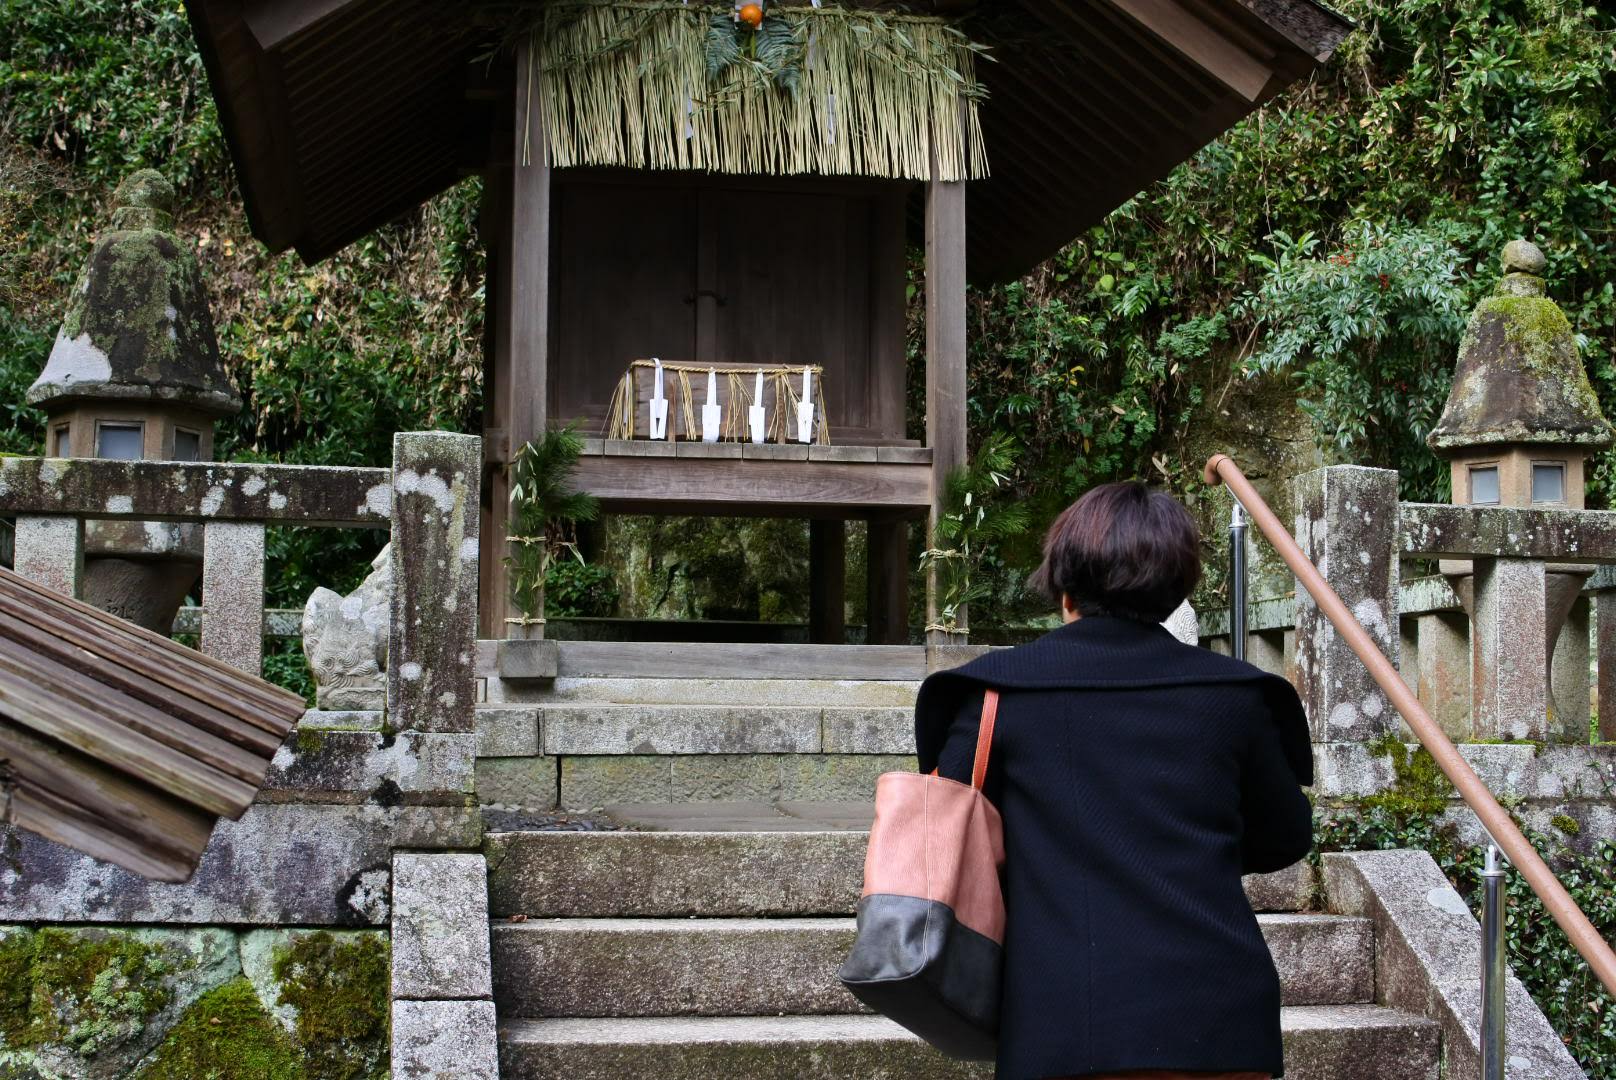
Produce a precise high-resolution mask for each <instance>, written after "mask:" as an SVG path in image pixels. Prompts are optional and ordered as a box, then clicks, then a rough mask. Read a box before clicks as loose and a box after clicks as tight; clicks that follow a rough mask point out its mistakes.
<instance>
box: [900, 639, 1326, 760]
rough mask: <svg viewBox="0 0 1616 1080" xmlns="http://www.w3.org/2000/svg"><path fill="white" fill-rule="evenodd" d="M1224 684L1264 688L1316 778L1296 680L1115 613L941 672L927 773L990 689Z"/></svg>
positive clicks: (932, 693) (928, 717)
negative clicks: (967, 708)
mask: <svg viewBox="0 0 1616 1080" xmlns="http://www.w3.org/2000/svg"><path fill="white" fill-rule="evenodd" d="M1219 683H1256V684H1259V685H1260V686H1261V688H1262V691H1263V696H1264V699H1265V700H1266V702H1267V704H1268V708H1269V712H1270V713H1271V714H1272V716H1273V718H1274V721H1275V723H1277V724H1278V725H1279V727H1280V738H1281V741H1282V742H1283V743H1284V746H1285V752H1286V757H1287V759H1288V760H1289V761H1290V763H1291V768H1292V770H1293V771H1294V772H1295V773H1296V774H1297V779H1298V780H1299V781H1300V782H1301V783H1303V784H1311V783H1312V780H1313V753H1312V741H1311V737H1310V734H1309V731H1308V725H1307V715H1306V713H1305V712H1304V711H1303V709H1302V702H1301V700H1300V699H1299V698H1298V697H1297V695H1296V691H1295V689H1294V688H1293V687H1292V686H1291V684H1290V683H1288V682H1286V681H1285V680H1284V679H1281V678H1279V677H1278V676H1276V675H1270V674H1268V673H1267V672H1264V671H1262V670H1261V669H1259V668H1256V667H1253V666H1252V665H1251V664H1248V663H1246V662H1244V661H1242V660H1235V659H1234V658H1232V657H1228V656H1222V655H1219V654H1218V653H1215V652H1212V651H1211V650H1210V649H1203V648H1200V647H1199V646H1196V645H1185V644H1184V643H1183V642H1181V641H1179V640H1178V639H1177V638H1175V637H1173V635H1172V634H1171V633H1169V632H1168V631H1167V629H1166V628H1165V627H1162V626H1159V625H1156V624H1154V623H1142V622H1136V621H1134V620H1132V619H1119V618H1113V617H1109V616H1085V617H1084V618H1081V619H1078V620H1076V621H1075V622H1070V623H1067V624H1065V625H1064V626H1061V627H1059V628H1057V629H1055V630H1051V631H1050V632H1049V633H1047V634H1045V635H1044V636H1043V637H1040V638H1038V639H1037V640H1036V641H1032V642H1029V643H1028V644H1026V645H1021V646H1018V647H1016V648H1014V649H996V650H994V651H993V652H990V653H988V654H987V655H985V656H982V657H979V658H977V659H976V660H973V661H972V662H971V663H969V664H966V665H964V666H963V667H958V668H954V669H952V670H949V671H939V672H937V673H936V674H934V675H932V676H931V677H930V678H928V679H927V680H926V681H925V682H924V683H922V684H921V687H920V694H919V696H918V697H917V698H916V701H915V742H916V746H917V748H918V749H919V753H920V767H921V770H922V771H923V772H924V771H930V770H931V769H932V768H933V767H934V766H935V765H936V761H937V755H938V754H940V753H941V751H942V746H943V742H944V741H945V740H946V738H947V735H948V729H949V726H950V725H951V724H952V723H953V721H954V717H955V715H956V714H957V713H958V711H959V709H960V706H961V705H962V704H963V702H964V701H965V700H968V699H969V698H970V697H972V696H974V695H976V694H980V693H981V692H982V690H984V689H985V688H988V687H994V688H997V689H1000V690H1010V691H1014V690H1125V689H1144V688H1148V687H1165V686H1196V685H1211V684H1219Z"/></svg>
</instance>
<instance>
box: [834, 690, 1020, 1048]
mask: <svg viewBox="0 0 1616 1080" xmlns="http://www.w3.org/2000/svg"><path fill="white" fill-rule="evenodd" d="M998 711H999V692H998V691H997V690H989V691H988V692H987V694H986V696H985V697H984V698H983V701H982V725H981V731H980V733H979V734H978V735H977V741H976V761H975V764H974V765H973V767H972V769H971V782H970V784H968V785H967V784H961V783H959V782H958V781H955V780H947V779H944V778H943V777H940V776H937V775H931V776H922V775H920V774H918V773H887V774H885V775H884V776H882V777H881V778H880V779H879V780H878V781H876V787H875V825H874V826H873V827H872V828H871V829H870V847H869V850H868V852H867V853H866V854H865V857H864V893H863V896H862V897H861V898H860V899H859V905H858V936H857V938H856V939H855V940H854V942H853V950H852V952H851V953H849V954H848V957H847V960H846V961H845V962H844V963H843V964H842V968H841V971H840V973H839V974H840V978H841V980H842V985H844V986H846V987H847V989H848V990H849V991H851V992H852V994H853V996H855V997H857V998H858V999H859V1000H860V1001H862V1002H864V1004H866V1005H868V1006H870V1008H872V1009H874V1010H875V1011H876V1012H878V1013H881V1014H882V1015H883V1016H886V1017H888V1018H889V1019H891V1020H894V1021H896V1022H897V1023H899V1024H902V1025H903V1026H904V1027H906V1028H908V1029H909V1030H910V1031H912V1032H914V1033H915V1034H916V1035H919V1036H920V1037H921V1038H922V1039H925V1040H926V1041H927V1042H929V1043H930V1044H931V1045H933V1046H935V1047H936V1048H937V1049H939V1050H941V1051H943V1053H945V1054H948V1055H950V1056H952V1057H956V1058H963V1059H966V1060H974V1061H990V1060H992V1059H993V1057H994V1052H995V1049H996V1047H997V1044H998V1031H999V989H1000V969H1001V966H1002V962H1003V955H1002V953H1003V949H1002V946H1003V944H1004V896H1003V893H1002V892H1001V891H1000V886H999V874H1000V871H1001V870H1002V869H1003V868H1004V828H1003V825H1002V824H1001V822H1000V820H999V811H998V810H997V809H996V808H995V807H994V806H993V804H992V803H990V802H988V800H987V797H986V796H984V795H983V794H982V783H983V781H984V780H985V779H986V778H987V773H988V756H989V753H990V752H991V750H992V748H993V725H994V721H995V720H996V718H997V716H998Z"/></svg>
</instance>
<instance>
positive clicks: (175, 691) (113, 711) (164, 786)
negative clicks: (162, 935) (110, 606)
mask: <svg viewBox="0 0 1616 1080" xmlns="http://www.w3.org/2000/svg"><path fill="white" fill-rule="evenodd" d="M302 714H303V699H302V698H301V697H299V696H298V695H296V694H292V693H288V692H287V691H285V690H282V689H280V688H279V687H276V686H272V685H270V684H269V683H266V682H264V681H263V680H262V679H258V678H256V677H254V676H251V675H248V674H246V673H245V672H242V671H238V670H237V669H235V668H233V667H231V666H229V665H227V664H224V663H221V662H219V661H217V660H214V659H212V658H210V657H207V656H204V655H202V654H201V653H198V652H196V651H195V650H193V649H189V648H186V647H184V646H182V645H179V644H177V643H176V642H173V641H170V640H169V639H168V638H165V637H161V636H159V635H157V634H153V633H151V632H149V631H147V630H143V629H141V628H140V627H137V626H135V625H134V624H133V623H129V622H125V621H124V620H122V619H119V618H116V617H115V616H112V615H108V614H106V613H105V612H103V611H100V610H98V609H96V608H93V607H91V606H89V605H88V604H83V603H80V602H79V601H77V600H73V599H70V598H68V597H66V596H63V595H61V594H59V593H57V592H55V591H53V590H51V589H49V588H46V587H44V586H43V585H39V584H36V583H35V582H32V581H29V580H28V579H27V578H24V577H21V576H19V575H17V574H14V573H11V572H10V571H6V570H0V821H3V822H5V823H9V824H13V825H17V826H19V827H21V828H24V829H28V830H29V831H31V832H35V833H38V834H39V835H41V836H44V837H46V838H48V839H51V840H55V841H57V842H59V843H62V844H66V845H68V846H69V847H72V848H75V849H77V850H79V851H82V852H84V853H85V854H87V855H91V856H94V857H95V858H98V859H104V860H106V861H107V862H110V863H114V864H116V865H118V866H121V867H123V868H124V869H126V870H131V871H133V872H135V873H138V874H142V875H144V876H145V877H148V878H152V879H154V880H157V881H185V880H186V879H188V878H189V877H190V876H191V874H192V873H193V872H194V871H195V869H196V865H197V862H198V860H200V859H201V857H202V851H203V849H204V848H205V847H206V846H207V843H208V838H209V836H210V835H211V834H212V831H213V825H214V822H215V821H216V820H217V819H218V818H220V817H227V818H232V819H234V818H239V817H240V816H241V815H242V814H243V813H244V812H245V811H246V809H247V807H248V805H249V804H250V803H251V802H252V800H253V798H254V796H255V795H256V794H257V792H258V788H259V786H260V785H261V784H262V783H263V780H264V776H265V773H266V772H267V771H268V769H269V764H270V759H271V758H273V757H274V755H275V752H276V751H277V750H278V749H279V748H280V746H281V744H282V743H283V742H284V741H285V739H286V736H287V734H288V732H290V731H291V729H292V726H293V725H294V724H295V723H296V722H297V720H298V718H299V717H300V716H301V715H302Z"/></svg>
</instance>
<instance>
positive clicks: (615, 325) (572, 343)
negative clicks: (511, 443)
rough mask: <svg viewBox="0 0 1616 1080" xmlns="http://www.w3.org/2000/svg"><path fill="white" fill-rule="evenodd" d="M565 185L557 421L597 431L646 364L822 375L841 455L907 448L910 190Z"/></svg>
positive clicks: (555, 293)
mask: <svg viewBox="0 0 1616 1080" xmlns="http://www.w3.org/2000/svg"><path fill="white" fill-rule="evenodd" d="M556 180H557V182H556V186H555V191H556V207H555V215H554V218H553V219H552V220H553V231H554V233H555V237H556V250H555V255H554V262H553V263H552V273H551V285H552V304H553V306H552V308H551V312H552V318H551V326H552V328H553V329H552V332H553V335H554V336H553V338H552V342H553V343H552V347H551V350H550V361H549V367H550V395H549V400H550V406H551V412H552V421H557V422H560V421H567V420H577V421H580V422H581V426H582V427H583V428H584V430H585V431H586V432H589V433H594V432H597V431H599V430H601V427H602V424H603V421H604V418H605V413H606V408H607V406H608V405H609V403H610V401H611V396H612V391H613V389H614V388H615V386H616V384H617V380H618V379H619V378H621V376H622V374H623V372H624V370H626V369H627V367H628V364H629V362H630V361H631V360H634V359H636V358H642V357H649V356H659V357H661V358H662V359H664V360H680V361H691V360H693V361H695V362H697V363H704V364H705V363H715V362H717V363H729V362H733V363H747V364H750V363H757V364H788V365H796V364H819V365H822V366H823V367H824V368H825V372H826V383H827V385H828V394H829V411H828V414H827V415H828V417H829V420H830V423H831V427H832V441H833V442H844V443H845V442H891V441H895V440H901V438H902V436H903V388H904V381H903V379H904V372H903V364H904V349H903V303H904V273H903V216H902V200H903V191H902V189H901V188H897V187H894V186H891V185H883V186H878V187H872V186H870V185H860V186H859V187H858V188H856V189H852V190H849V189H848V188H847V187H846V186H845V185H831V184H827V183H826V182H815V183H808V184H805V183H798V184H792V185H782V186H771V187H768V188H758V187H756V186H755V185H757V184H758V183H760V182H761V181H757V180H752V181H750V182H749V183H743V182H741V181H737V180H714V179H711V178H697V177H689V178H686V177H680V178H677V179H675V180H672V181H667V180H664V178H663V177H661V176H659V177H657V180H658V181H661V182H658V183H655V184H652V183H647V182H646V181H645V178H644V174H640V176H638V177H635V178H632V179H631V178H627V177H625V178H624V179H623V180H621V181H617V180H600V179H598V178H591V179H590V180H588V181H571V182H568V181H564V174H557V176H556Z"/></svg>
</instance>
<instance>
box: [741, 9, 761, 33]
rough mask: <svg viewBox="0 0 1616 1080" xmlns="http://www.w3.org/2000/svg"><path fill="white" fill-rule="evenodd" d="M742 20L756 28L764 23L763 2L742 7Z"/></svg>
mask: <svg viewBox="0 0 1616 1080" xmlns="http://www.w3.org/2000/svg"><path fill="white" fill-rule="evenodd" d="M741 21H742V22H743V23H746V24H747V25H748V26H750V27H751V28H752V29H754V30H756V29H757V28H758V27H760V26H762V25H763V7H762V5H761V4H747V5H746V6H745V7H743V8H741Z"/></svg>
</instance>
